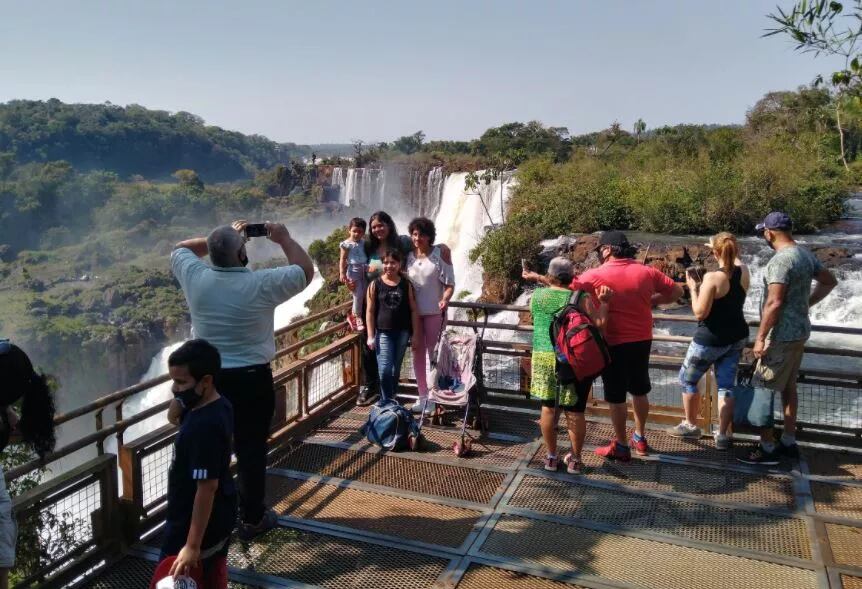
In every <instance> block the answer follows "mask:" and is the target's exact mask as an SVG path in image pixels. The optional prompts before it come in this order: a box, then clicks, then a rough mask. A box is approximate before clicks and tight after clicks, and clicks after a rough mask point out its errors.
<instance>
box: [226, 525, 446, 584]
mask: <svg viewBox="0 0 862 589" xmlns="http://www.w3.org/2000/svg"><path fill="white" fill-rule="evenodd" d="M228 563H229V564H230V565H231V566H234V567H240V568H244V569H249V570H250V571H255V572H261V573H266V574H269V575H276V576H279V577H282V578H285V579H290V580H292V581H299V582H300V583H307V584H309V585H320V586H323V587H333V588H339V589H340V588H342V587H363V588H365V587H369V588H371V587H373V588H379V589H401V588H403V587H430V586H431V585H433V584H434V582H435V581H436V580H437V577H438V576H440V574H441V573H442V572H443V571H444V570H445V568H446V566H447V564H448V561H447V560H444V559H441V558H436V557H433V556H426V555H424V554H418V553H415V552H407V551H404V550H397V549H395V548H387V547H385V546H378V545H375V544H369V543H367V542H358V541H354V540H344V539H341V538H336V537H333V536H326V535H323V534H317V533H313V532H304V531H299V530H294V529H284V528H276V529H274V530H271V531H269V532H267V533H266V534H264V535H263V536H260V537H259V538H257V539H256V540H255V541H253V542H250V543H248V544H241V543H236V544H235V545H233V546H231V552H230V555H229V556H228Z"/></svg>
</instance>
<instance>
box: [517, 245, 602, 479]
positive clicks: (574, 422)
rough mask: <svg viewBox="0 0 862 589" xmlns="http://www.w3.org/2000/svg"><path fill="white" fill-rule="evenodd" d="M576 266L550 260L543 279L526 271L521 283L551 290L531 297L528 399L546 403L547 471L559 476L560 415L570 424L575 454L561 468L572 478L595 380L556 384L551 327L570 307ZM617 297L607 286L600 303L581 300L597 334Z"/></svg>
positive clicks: (543, 417) (577, 465) (543, 425)
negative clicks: (588, 400)
mask: <svg viewBox="0 0 862 589" xmlns="http://www.w3.org/2000/svg"><path fill="white" fill-rule="evenodd" d="M573 275H574V267H573V266H572V263H571V261H569V260H568V259H566V258H563V257H557V258H554V259H553V260H551V263H550V265H549V266H548V273H547V275H546V276H544V277H540V276H539V275H537V274H536V273H534V272H528V271H526V270H525V271H524V274H523V278H524V279H526V280H537V281H539V282H542V283H543V284H547V285H548V287H547V288H537V289H536V290H535V291H533V295H532V297H531V298H530V313H531V314H532V316H533V351H532V354H531V357H530V360H531V361H530V367H531V368H530V370H531V372H530V397H532V398H533V399H537V400H539V401H540V402H541V403H542V415H541V418H540V421H539V424H540V426H541V430H542V439H543V440H544V442H545V447H546V448H547V455H546V456H545V462H544V468H545V470H549V471H556V470H557V469H558V468H559V460H558V458H557V421H558V419H559V416H560V411H565V413H566V425H567V429H568V432H569V441H570V442H571V443H572V451H571V452H570V453H568V454H566V455H565V456H564V457H563V464H565V466H566V471H567V472H568V473H569V474H578V473H580V472H581V468H582V464H583V463H582V461H581V450H582V449H583V447H584V439H585V437H586V433H587V423H586V419H585V417H584V410H586V407H587V399H588V398H589V395H590V389H591V388H592V386H593V380H594V379H593V378H589V379H584V380H581V381H575V382H573V383H571V384H566V385H562V384H560V383H559V382H557V375H556V365H557V362H558V361H557V355H556V353H555V352H554V345H553V342H552V341H551V335H550V327H551V322H552V321H553V319H554V316H555V315H556V314H557V313H558V312H559V311H560V310H561V309H562V308H563V307H565V306H566V305H567V304H568V303H569V299H570V297H571V296H572V291H571V290H569V286H568V285H569V284H570V283H571V282H572V277H573ZM612 295H613V293H612V292H611V291H610V289H608V288H607V287H599V289H598V300H599V304H598V305H596V303H595V302H594V301H593V297H592V296H590V295H587V296H583V297H580V303H579V304H580V305H581V307H580V309H581V311H582V312H584V313H586V314H587V315H588V316H589V317H590V319H591V320H592V321H593V323H594V324H595V325H596V327H598V328H599V329H602V328H603V327H604V323H605V320H606V319H607V311H608V301H609V300H610V299H611V297H612Z"/></svg>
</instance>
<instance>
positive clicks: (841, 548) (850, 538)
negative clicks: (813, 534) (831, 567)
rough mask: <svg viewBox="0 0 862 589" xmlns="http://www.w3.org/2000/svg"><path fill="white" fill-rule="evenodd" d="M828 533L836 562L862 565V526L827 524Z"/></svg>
mask: <svg viewBox="0 0 862 589" xmlns="http://www.w3.org/2000/svg"><path fill="white" fill-rule="evenodd" d="M826 534H827V535H828V536H829V545H830V546H831V547H832V556H833V557H834V558H835V562H837V563H838V564H846V565H850V566H862V528H853V527H851V526H841V525H838V524H826Z"/></svg>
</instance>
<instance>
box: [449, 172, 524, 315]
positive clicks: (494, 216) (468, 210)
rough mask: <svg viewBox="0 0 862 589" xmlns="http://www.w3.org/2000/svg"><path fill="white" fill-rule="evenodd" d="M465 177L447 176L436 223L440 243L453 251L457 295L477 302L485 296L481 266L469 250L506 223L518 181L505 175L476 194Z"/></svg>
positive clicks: (509, 173) (458, 175)
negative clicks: (486, 233)
mask: <svg viewBox="0 0 862 589" xmlns="http://www.w3.org/2000/svg"><path fill="white" fill-rule="evenodd" d="M466 178H467V174H466V173H457V174H450V175H449V176H447V177H446V180H445V182H444V184H443V191H442V196H441V198H440V208H439V211H438V212H437V216H436V218H435V223H434V224H435V225H436V227H437V241H438V242H439V243H445V244H447V245H448V246H449V247H450V248H451V249H452V264H453V266H454V267H455V281H456V296H458V295H459V294H462V295H464V296H466V298H467V299H469V300H475V299H477V298H478V297H479V295H480V294H481V293H482V267H481V264H478V263H475V264H474V263H472V262H470V257H469V255H470V250H472V249H473V248H474V247H475V246H476V244H477V243H479V240H480V239H482V237H483V236H484V235H485V232H486V231H488V230H489V229H490V228H492V227H493V226H495V225H498V224H501V223H502V222H503V220H504V214H505V206H506V203H507V202H508V200H509V196H510V194H511V189H512V187H513V186H514V183H515V180H514V178H513V175H512V173H511V172H506V173H505V174H503V175H502V176H501V178H499V179H497V180H493V181H492V182H490V183H489V184H484V183H482V184H480V186H479V187H478V191H477V192H473V191H471V192H468V191H467V190H465V187H464V181H465V180H466ZM464 293H466V294H464Z"/></svg>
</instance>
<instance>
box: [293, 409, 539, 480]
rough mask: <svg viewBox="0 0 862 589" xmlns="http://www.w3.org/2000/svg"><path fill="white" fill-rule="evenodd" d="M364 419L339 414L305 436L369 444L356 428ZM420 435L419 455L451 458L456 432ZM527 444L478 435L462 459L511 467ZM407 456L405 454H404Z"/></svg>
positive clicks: (424, 430)
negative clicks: (421, 441)
mask: <svg viewBox="0 0 862 589" xmlns="http://www.w3.org/2000/svg"><path fill="white" fill-rule="evenodd" d="M363 424H364V421H362V422H360V421H357V420H356V419H354V418H353V417H350V416H342V417H339V418H337V419H334V420H332V421H330V422H329V423H326V424H324V425H322V426H320V427H318V428H317V429H315V430H314V432H313V433H312V434H311V435H310V436H309V437H308V438H306V441H307V442H311V443H313V442H314V441H315V440H327V441H336V442H347V443H350V444H355V443H360V444H362V447H371V443H370V442H368V441H367V440H366V439H365V436H363V435H362V434H361V433H359V428H360V427H362V425H363ZM422 435H423V436H424V437H425V444H424V445H423V446H422V450H421V453H422V454H430V455H439V456H443V457H444V458H454V457H453V455H452V444H453V443H454V442H455V441H456V440H458V439H459V438H460V436H459V435H458V434H456V433H455V432H451V431H445V430H440V429H435V428H433V427H427V426H426V427H423V428H422ZM526 448H527V444H517V443H512V442H501V441H498V440H489V439H487V438H480V437H478V436H476V437H474V439H473V450H472V452H471V453H470V456H469V457H467V458H465V459H464V460H465V461H466V463H470V462H477V463H482V464H493V465H495V466H502V467H504V468H513V467H514V466H515V464H516V463H517V462H518V460H519V459H520V457H521V455H522V453H523V452H525V451H526ZM407 456H408V457H409V455H407Z"/></svg>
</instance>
